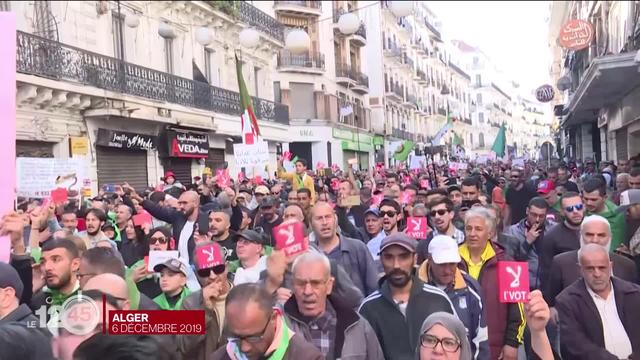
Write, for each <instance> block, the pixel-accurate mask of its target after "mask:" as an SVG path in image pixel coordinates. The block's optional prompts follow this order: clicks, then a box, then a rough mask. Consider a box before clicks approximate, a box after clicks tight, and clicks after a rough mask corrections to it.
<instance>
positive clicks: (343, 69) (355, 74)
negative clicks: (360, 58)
mask: <svg viewBox="0 0 640 360" xmlns="http://www.w3.org/2000/svg"><path fill="white" fill-rule="evenodd" d="M336 77H344V78H349V79H351V80H353V81H355V82H357V83H358V84H359V85H362V86H366V87H369V77H368V76H367V75H365V74H363V73H362V72H360V71H359V70H358V69H357V68H356V67H355V66H353V65H349V64H345V63H336Z"/></svg>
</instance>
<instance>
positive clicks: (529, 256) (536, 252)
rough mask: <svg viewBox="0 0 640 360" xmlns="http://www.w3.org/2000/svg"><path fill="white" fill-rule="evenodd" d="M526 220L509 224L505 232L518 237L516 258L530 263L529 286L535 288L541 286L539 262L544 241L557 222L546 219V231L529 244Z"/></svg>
mask: <svg viewBox="0 0 640 360" xmlns="http://www.w3.org/2000/svg"><path fill="white" fill-rule="evenodd" d="M525 222H526V218H525V219H522V220H520V221H519V222H518V223H517V224H514V225H511V226H509V227H508V228H507V230H506V231H505V234H506V235H507V236H513V237H514V238H516V239H518V243H517V244H518V247H517V248H516V249H514V250H515V251H514V253H515V254H516V255H515V258H514V260H516V261H526V262H527V263H528V264H529V287H530V288H531V290H534V289H538V288H539V287H540V268H539V266H538V264H539V257H540V254H541V253H542V248H543V243H544V242H545V236H546V235H547V233H549V230H550V229H551V227H552V226H553V225H555V223H552V222H550V221H549V220H548V219H547V220H545V222H544V232H543V233H541V234H540V236H538V238H537V239H536V240H535V241H534V242H533V243H531V244H529V242H528V241H527V236H526V231H527V228H526V225H525Z"/></svg>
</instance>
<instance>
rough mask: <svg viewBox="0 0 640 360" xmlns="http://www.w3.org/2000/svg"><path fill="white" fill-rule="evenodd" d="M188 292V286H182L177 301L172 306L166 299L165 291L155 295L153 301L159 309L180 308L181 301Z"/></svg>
mask: <svg viewBox="0 0 640 360" xmlns="http://www.w3.org/2000/svg"><path fill="white" fill-rule="evenodd" d="M190 293H191V292H190V291H189V288H187V287H186V286H185V287H183V288H182V291H181V292H180V297H179V298H178V301H177V302H176V303H175V305H173V306H171V304H169V301H168V300H167V294H165V293H162V294H160V295H158V296H156V297H155V298H154V299H153V301H154V302H155V303H156V304H158V306H159V307H160V310H180V309H181V308H182V302H183V301H184V299H185V298H186V297H187V296H189V294H190Z"/></svg>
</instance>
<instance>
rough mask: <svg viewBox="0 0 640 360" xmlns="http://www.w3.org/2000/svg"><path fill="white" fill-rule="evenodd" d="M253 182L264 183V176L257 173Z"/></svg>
mask: <svg viewBox="0 0 640 360" xmlns="http://www.w3.org/2000/svg"><path fill="white" fill-rule="evenodd" d="M253 182H254V183H255V184H256V185H262V184H263V183H264V182H263V181H262V176H260V175H257V176H256V177H255V178H253Z"/></svg>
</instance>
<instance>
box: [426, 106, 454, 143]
mask: <svg viewBox="0 0 640 360" xmlns="http://www.w3.org/2000/svg"><path fill="white" fill-rule="evenodd" d="M452 127H453V118H452V117H451V112H450V111H449V106H448V105H447V123H446V124H444V126H443V127H442V128H440V130H438V133H437V134H436V136H434V137H433V141H432V142H431V144H432V145H434V146H436V145H440V140H442V138H443V137H444V136H445V135H446V134H447V132H448V131H449V130H450V129H451V128H452Z"/></svg>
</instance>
